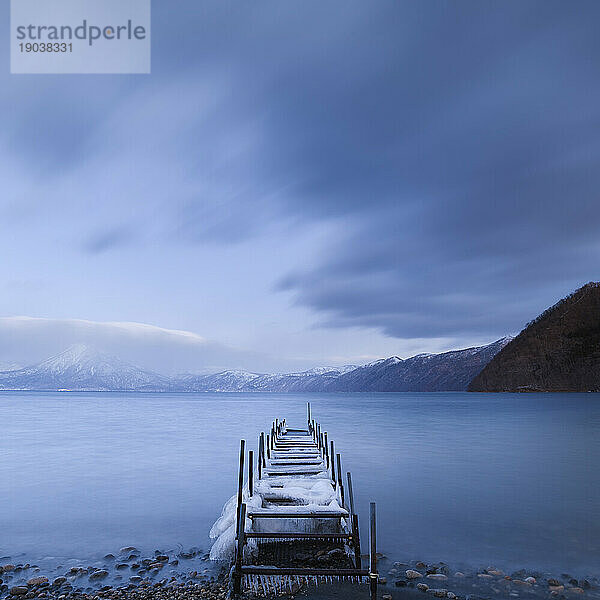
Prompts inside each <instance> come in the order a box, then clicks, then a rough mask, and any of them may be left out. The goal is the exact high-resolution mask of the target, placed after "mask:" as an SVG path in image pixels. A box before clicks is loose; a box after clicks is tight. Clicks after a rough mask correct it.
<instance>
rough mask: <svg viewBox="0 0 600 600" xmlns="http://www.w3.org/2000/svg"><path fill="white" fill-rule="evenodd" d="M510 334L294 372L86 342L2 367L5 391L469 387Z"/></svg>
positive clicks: (0, 383)
mask: <svg viewBox="0 0 600 600" xmlns="http://www.w3.org/2000/svg"><path fill="white" fill-rule="evenodd" d="M507 339H508V338H502V339H501V340H497V341H496V342H493V343H492V344H488V345H485V346H478V347H473V348H466V349H463V350H452V351H450V352H444V353H441V354H419V355H416V356H414V357H410V358H407V359H402V358H399V357H397V356H391V357H388V358H382V359H379V360H377V361H373V362H372V363H368V364H366V365H362V366H356V365H344V366H341V367H329V366H324V367H315V368H313V369H309V370H307V371H299V372H293V373H253V372H249V371H243V370H239V369H229V370H225V371H221V372H218V373H212V374H206V375H194V374H181V375H177V376H173V377H167V376H164V375H161V374H159V373H155V372H152V371H148V370H145V369H141V368H139V367H136V366H135V365H132V364H130V363H127V362H125V361H123V360H121V359H120V358H118V357H115V356H110V355H107V354H104V353H101V352H98V351H96V350H94V349H92V348H89V347H87V346H84V345H75V346H71V347H69V348H67V349H66V350H64V351H63V352H61V353H59V354H58V355H56V356H52V357H50V358H48V359H46V360H44V361H41V362H40V363H37V364H36V365H32V366H29V367H24V368H20V369H16V370H11V371H2V372H0V390H32V391H33V390H36V391H62V390H73V391H146V392H339V391H356V392H361V391H453V390H466V387H467V385H468V383H469V381H470V380H471V379H472V377H473V375H474V374H475V372H476V371H478V370H480V369H481V368H482V366H483V365H484V364H485V362H486V361H487V360H489V359H490V358H491V356H493V355H495V354H496V353H497V352H498V351H499V349H500V348H501V347H503V345H505V344H506V343H507V342H506V341H505V340H507Z"/></svg>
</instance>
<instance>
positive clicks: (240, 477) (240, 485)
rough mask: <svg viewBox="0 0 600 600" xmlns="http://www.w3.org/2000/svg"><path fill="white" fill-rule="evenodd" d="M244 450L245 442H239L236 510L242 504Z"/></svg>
mask: <svg viewBox="0 0 600 600" xmlns="http://www.w3.org/2000/svg"><path fill="white" fill-rule="evenodd" d="M245 450H246V440H240V470H239V473H238V497H237V506H238V510H239V508H240V506H241V504H242V490H243V488H244V455H245Z"/></svg>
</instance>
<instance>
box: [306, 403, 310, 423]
mask: <svg viewBox="0 0 600 600" xmlns="http://www.w3.org/2000/svg"><path fill="white" fill-rule="evenodd" d="M306 412H307V418H306V420H307V423H308V426H309V428H310V402H307V403H306Z"/></svg>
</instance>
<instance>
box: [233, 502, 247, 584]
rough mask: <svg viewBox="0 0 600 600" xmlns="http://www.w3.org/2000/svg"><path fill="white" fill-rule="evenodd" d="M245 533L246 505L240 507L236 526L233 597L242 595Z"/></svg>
mask: <svg viewBox="0 0 600 600" xmlns="http://www.w3.org/2000/svg"><path fill="white" fill-rule="evenodd" d="M245 532H246V504H242V505H241V506H240V510H239V512H238V526H237V548H236V553H235V571H234V574H233V595H234V596H239V595H240V594H241V593H242V560H243V558H244V542H245V539H244V534H245Z"/></svg>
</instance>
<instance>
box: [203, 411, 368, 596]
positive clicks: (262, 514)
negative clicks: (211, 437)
mask: <svg viewBox="0 0 600 600" xmlns="http://www.w3.org/2000/svg"><path fill="white" fill-rule="evenodd" d="M245 464H247V469H246V467H245ZM211 536H212V537H214V538H216V541H215V543H214V545H213V548H212V550H211V558H214V559H224V558H229V559H230V561H231V572H230V575H231V591H232V594H233V595H234V596H238V595H240V594H241V593H242V592H246V593H254V594H258V595H268V594H271V593H274V592H277V591H285V590H286V589H287V590H292V591H293V590H294V589H295V588H297V587H298V586H299V585H301V584H303V583H311V582H312V583H322V582H329V581H333V580H344V581H354V582H357V583H360V582H367V581H368V582H369V583H370V592H371V598H372V600H374V599H375V598H376V595H377V577H378V575H377V558H376V521H375V503H371V511H370V535H369V565H368V568H363V566H362V560H361V549H360V534H359V527H358V514H357V513H356V511H355V506H354V495H353V490H352V476H351V474H350V473H349V472H347V473H346V477H344V476H343V474H342V460H341V456H340V454H339V453H337V454H336V452H335V446H334V442H333V440H330V439H328V434H327V432H326V431H324V430H323V429H322V427H321V425H320V424H319V423H318V422H316V421H315V420H314V419H313V418H312V416H311V408H310V403H309V404H308V405H307V425H306V428H305V429H293V428H291V427H288V426H287V423H286V420H285V419H284V420H282V421H280V420H279V419H276V420H275V421H274V422H273V424H272V426H271V430H270V431H269V433H267V434H266V435H265V433H261V434H260V435H259V437H258V452H257V455H256V457H255V453H254V451H253V450H249V451H248V452H247V453H246V442H245V440H241V444H240V463H239V479H238V490H237V496H233V497H232V498H231V499H230V500H229V502H228V503H227V504H226V505H225V507H224V509H223V514H222V516H221V518H220V519H219V520H218V521H217V522H216V523H215V525H214V526H213V529H212V531H211Z"/></svg>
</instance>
